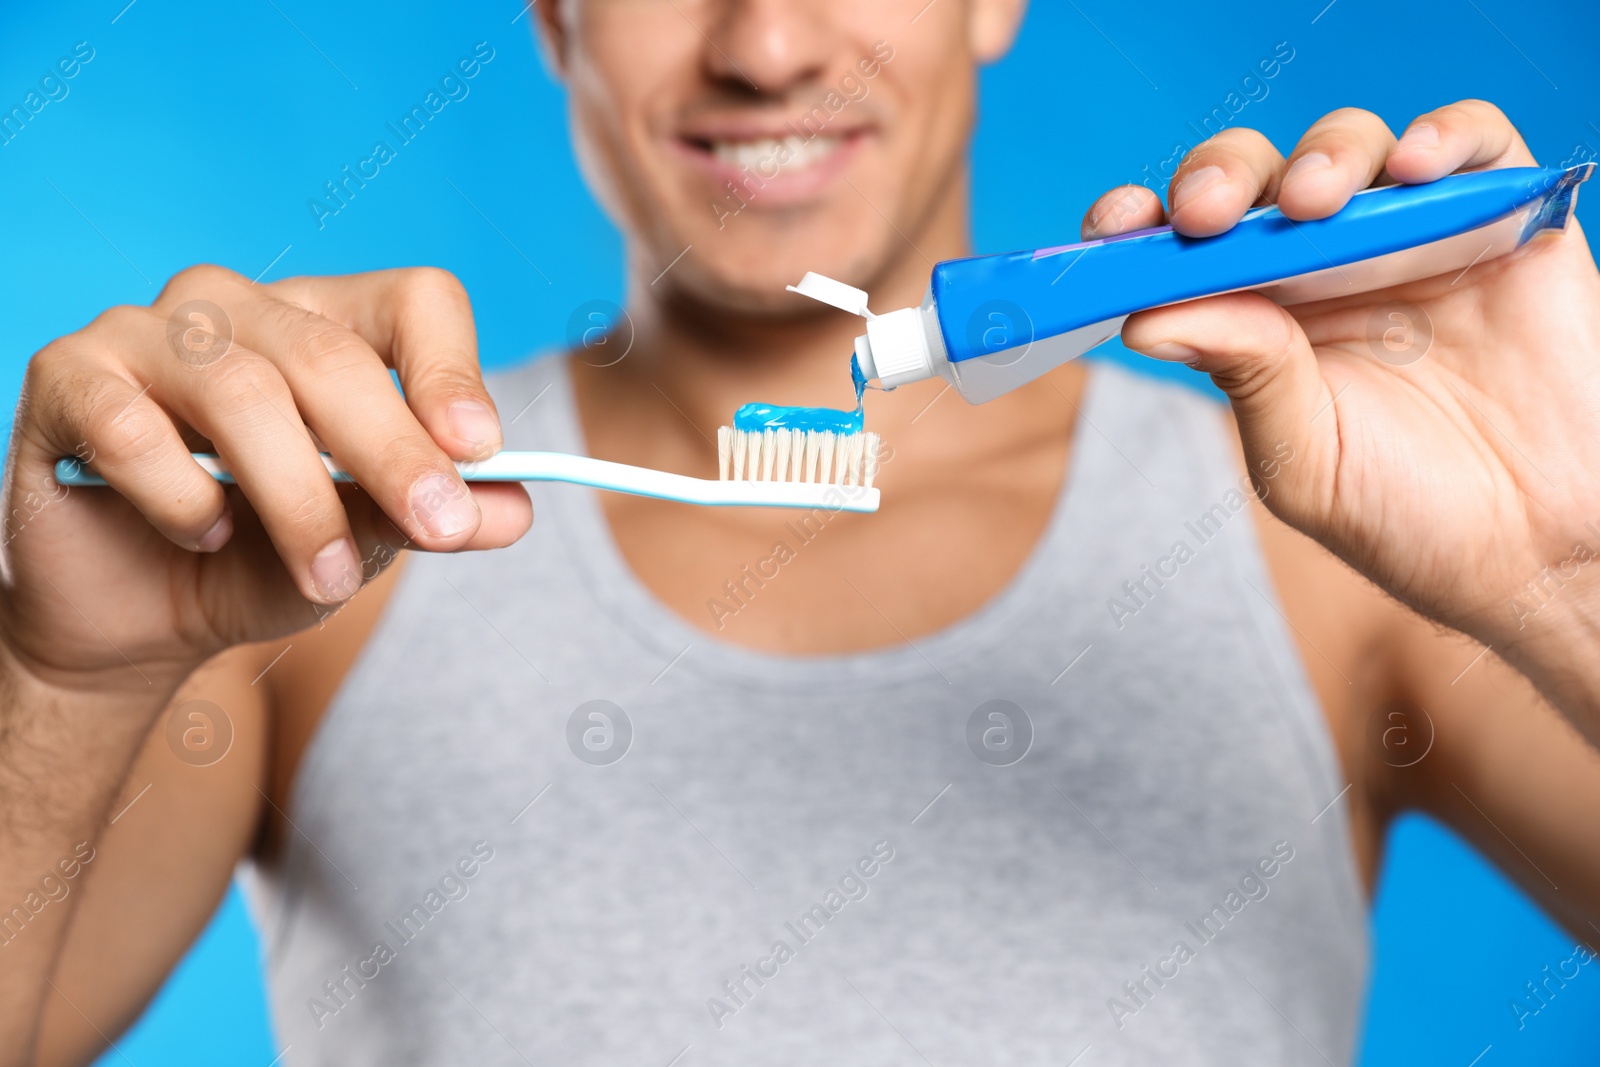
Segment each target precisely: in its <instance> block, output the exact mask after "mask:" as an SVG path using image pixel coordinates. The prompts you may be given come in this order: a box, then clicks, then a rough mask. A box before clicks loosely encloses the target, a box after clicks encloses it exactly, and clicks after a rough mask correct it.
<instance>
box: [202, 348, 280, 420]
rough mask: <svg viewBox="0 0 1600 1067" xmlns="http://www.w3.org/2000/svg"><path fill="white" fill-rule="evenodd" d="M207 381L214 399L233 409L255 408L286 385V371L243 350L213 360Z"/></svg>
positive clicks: (261, 357) (207, 387)
mask: <svg viewBox="0 0 1600 1067" xmlns="http://www.w3.org/2000/svg"><path fill="white" fill-rule="evenodd" d="M205 382H206V391H207V393H208V394H209V395H210V399H212V400H214V401H215V402H216V403H217V404H219V405H222V406H224V407H227V408H229V409H239V408H252V407H254V406H256V405H257V404H260V403H263V402H266V401H269V400H270V399H271V398H272V397H273V396H274V395H276V394H280V393H281V392H283V390H284V388H285V387H284V383H283V377H282V375H280V374H279V373H278V369H277V368H276V367H274V366H273V365H272V363H271V361H270V360H268V359H266V358H265V357H263V356H259V355H257V354H255V353H254V352H242V351H236V352H234V353H232V356H231V358H229V359H224V360H221V361H220V362H218V363H215V364H213V365H212V369H211V373H210V374H208V375H206V379H205Z"/></svg>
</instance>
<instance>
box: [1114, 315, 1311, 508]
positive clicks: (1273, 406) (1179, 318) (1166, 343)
mask: <svg viewBox="0 0 1600 1067" xmlns="http://www.w3.org/2000/svg"><path fill="white" fill-rule="evenodd" d="M1122 342H1123V344H1125V345H1127V346H1128V347H1129V348H1131V349H1133V350H1134V351H1135V352H1139V353H1142V354H1144V355H1147V356H1150V357H1152V358H1154V359H1160V360H1165V361H1168V362H1175V363H1183V364H1186V365H1188V366H1190V367H1193V368H1194V369H1195V370H1198V371H1202V372H1204V373H1206V374H1209V375H1211V380H1212V381H1213V382H1215V383H1216V385H1217V388H1219V389H1221V390H1222V391H1223V392H1224V393H1226V394H1227V395H1228V399H1229V400H1230V401H1231V402H1232V405H1233V412H1234V416H1235V418H1236V419H1237V420H1238V424H1239V437H1240V440H1241V441H1242V442H1243V444H1244V453H1245V459H1246V461H1247V462H1248V463H1249V466H1250V471H1251V473H1252V476H1255V473H1256V472H1257V471H1262V470H1266V469H1268V467H1266V466H1263V464H1264V463H1270V461H1271V460H1272V459H1273V457H1277V458H1278V459H1279V460H1281V459H1282V457H1283V455H1284V450H1285V449H1286V448H1287V449H1290V450H1292V451H1291V452H1290V454H1292V455H1293V456H1295V457H1296V461H1295V462H1294V463H1291V464H1288V465H1287V466H1285V467H1284V469H1283V474H1284V480H1283V481H1281V482H1276V483H1275V484H1274V485H1273V487H1272V493H1271V496H1270V497H1269V498H1268V499H1269V502H1270V503H1271V504H1272V505H1273V511H1275V512H1277V513H1278V514H1279V515H1280V516H1281V517H1282V518H1284V519H1286V520H1288V521H1289V522H1291V523H1293V524H1295V525H1301V524H1302V523H1314V522H1315V520H1316V518H1317V517H1318V516H1319V515H1320V514H1322V513H1324V512H1325V505H1326V504H1327V503H1328V499H1327V491H1328V490H1330V489H1331V478H1329V479H1319V478H1318V477H1317V474H1318V472H1327V471H1331V470H1333V466H1334V462H1335V461H1336V459H1337V452H1338V419H1337V417H1336V413H1334V412H1332V411H1329V410H1328V409H1329V408H1331V406H1332V400H1333V393H1332V391H1331V390H1330V389H1329V387H1328V383H1327V382H1326V381H1325V380H1324V379H1323V376H1322V370H1321V368H1320V366H1319V365H1318V362H1317V357H1316V354H1315V353H1314V352H1313V351H1312V349H1311V342H1310V341H1309V340H1307V338H1306V335H1305V331H1303V330H1302V329H1301V328H1300V323H1299V322H1297V321H1296V320H1295V319H1294V317H1293V316H1292V315H1290V314H1289V313H1288V312H1287V311H1285V310H1283V309H1282V308H1281V307H1279V306H1278V305H1277V304H1274V303H1273V302H1272V301H1270V300H1268V299H1267V298H1266V297H1264V296H1261V295H1259V294H1257V293H1229V294H1227V295H1224V296H1214V297H1207V298H1205V299H1203V300H1193V301H1190V302H1188V303H1184V304H1174V305H1171V306H1170V307H1163V308H1155V309H1153V310H1150V311H1141V312H1139V313H1138V314H1136V315H1132V316H1129V318H1128V320H1127V322H1125V323H1124V324H1123V327H1122ZM1271 469H1273V470H1274V471H1276V470H1277V469H1278V466H1277V465H1276V464H1273V465H1272V467H1271ZM1257 484H1258V486H1259V484H1260V479H1259V478H1258V479H1257ZM1319 501H1320V502H1321V503H1322V504H1323V505H1324V507H1317V506H1316V502H1319ZM1297 520H1298V521H1297Z"/></svg>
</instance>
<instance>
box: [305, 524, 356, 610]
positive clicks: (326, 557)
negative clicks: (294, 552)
mask: <svg viewBox="0 0 1600 1067" xmlns="http://www.w3.org/2000/svg"><path fill="white" fill-rule="evenodd" d="M311 584H312V585H314V586H316V589H317V592H318V593H320V594H321V595H322V596H324V597H326V598H327V599H328V600H333V601H339V600H349V599H350V598H351V597H353V596H355V595H356V590H358V589H360V588H361V561H360V560H358V559H356V550H355V546H353V545H351V544H350V539H349V538H347V537H341V538H339V539H338V540H337V541H334V542H333V543H332V544H330V545H328V547H326V548H324V549H323V550H322V551H321V552H318V553H317V555H316V558H315V559H313V560H312V561H311Z"/></svg>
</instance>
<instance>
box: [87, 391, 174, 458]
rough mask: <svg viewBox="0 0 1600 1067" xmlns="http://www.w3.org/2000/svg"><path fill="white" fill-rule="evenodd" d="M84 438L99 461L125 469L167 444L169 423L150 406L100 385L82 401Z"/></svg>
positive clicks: (169, 429)
mask: <svg viewBox="0 0 1600 1067" xmlns="http://www.w3.org/2000/svg"><path fill="white" fill-rule="evenodd" d="M83 404H84V412H83V416H82V426H83V435H84V439H85V440H86V441H87V442H88V444H89V446H90V447H91V448H92V449H93V450H94V455H95V456H96V458H97V459H98V460H100V461H101V462H106V463H108V464H109V465H111V466H114V467H126V466H130V465H135V464H138V463H141V462H143V461H145V460H148V459H150V458H151V457H153V456H154V455H156V454H157V453H158V452H160V451H161V449H162V447H163V446H164V445H165V444H166V443H167V441H168V439H169V434H170V432H171V429H172V427H171V424H170V423H168V422H167V420H166V416H164V415H163V414H162V413H161V412H160V410H159V409H157V408H156V407H155V405H153V404H148V403H144V402H142V401H141V400H140V399H139V398H134V399H133V400H132V401H131V402H130V400H129V398H128V396H127V395H126V393H125V392H124V391H123V390H121V389H114V388H112V387H111V386H110V383H106V382H101V383H100V384H99V386H98V387H95V386H91V387H90V389H89V392H88V393H87V395H86V396H85V398H84V400H83Z"/></svg>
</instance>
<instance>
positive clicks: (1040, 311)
mask: <svg viewBox="0 0 1600 1067" xmlns="http://www.w3.org/2000/svg"><path fill="white" fill-rule="evenodd" d="M1594 168H1595V165H1594V164H1593V163H1585V164H1582V165H1580V166H1576V167H1571V168H1568V169H1561V168H1553V167H1552V168H1545V167H1513V168H1506V169H1501V170H1488V171H1479V172H1476V173H1472V174H1456V175H1451V176H1450V177H1447V178H1441V179H1439V180H1438V181H1435V182H1430V183H1428V184H1426V185H1391V186H1385V187H1383V188H1378V189H1368V190H1364V191H1362V192H1359V193H1357V194H1355V196H1353V197H1351V198H1350V202H1349V203H1348V204H1347V205H1346V206H1345V207H1344V208H1343V209H1342V210H1340V211H1339V212H1337V213H1336V214H1334V215H1331V216H1329V217H1328V218H1325V219H1316V220H1313V221H1309V222H1296V221H1294V220H1292V219H1288V218H1285V217H1284V215H1283V213H1282V212H1281V211H1279V210H1278V209H1277V208H1276V207H1264V208H1257V209H1255V210H1253V211H1251V212H1249V213H1248V214H1246V215H1245V216H1244V218H1243V219H1242V220H1241V221H1240V222H1239V223H1238V225H1236V226H1234V227H1233V228H1232V229H1231V230H1228V231H1227V232H1226V233H1222V234H1219V235H1217V236H1215V237H1184V236H1183V235H1181V234H1178V233H1176V232H1174V231H1173V229H1172V227H1170V226H1162V227H1158V228H1156V229H1150V230H1140V231H1137V232H1135V233H1128V234H1121V235H1118V236H1116V237H1107V238H1104V239H1103V240H1098V241H1085V242H1083V243H1081V244H1072V245H1061V246H1059V247H1055V248H1043V249H1040V250H1038V251H1036V252H1012V253H1006V254H1002V255H991V256H975V257H972V258H970V259H953V260H948V261H946V262H944V263H940V264H939V265H938V266H936V267H934V269H933V280H932V283H931V284H930V285H929V287H928V294H927V296H926V297H925V298H924V299H923V301H922V304H921V306H920V307H911V308H902V309H900V310H899V311H891V312H889V313H887V314H884V315H874V314H872V313H871V312H870V311H869V310H867V294H866V293H865V292H863V291H862V290H860V289H856V288H854V287H852V286H849V285H845V284H844V283H843V282H838V281H834V280H833V279H831V278H826V277H823V276H822V275H819V274H807V275H806V276H805V278H804V279H802V280H801V282H800V284H799V285H792V286H789V288H790V289H791V290H793V291H795V292H798V293H800V294H802V295H804V296H808V297H811V298H812V299H815V300H820V301H822V302H823V303H826V304H831V305H833V306H834V307H837V308H841V309H843V310H845V311H849V312H851V313H852V314H856V315H860V316H862V317H863V318H865V319H866V320H867V332H866V333H865V334H863V335H861V336H860V337H857V338H856V344H855V359H854V362H855V364H856V368H857V370H858V372H859V376H860V377H864V378H866V379H867V380H869V381H877V382H878V383H879V385H880V386H881V387H882V388H884V389H893V388H895V387H896V386H899V385H904V384H906V383H907V382H915V381H920V380H922V379H924V378H934V377H939V378H943V379H945V380H946V381H948V382H949V383H950V384H951V385H952V386H954V387H955V389H956V390H957V391H958V392H960V393H961V395H962V396H964V397H965V398H966V399H967V400H968V401H970V402H972V403H974V404H980V403H983V402H984V401H986V400H993V399H994V398H995V397H997V396H1000V395H1002V394H1004V393H1007V392H1010V391H1011V390H1012V389H1015V388H1017V387H1018V386H1020V385H1024V384H1026V383H1028V382H1030V381H1032V380H1033V379H1035V378H1037V377H1039V375H1041V374H1044V373H1045V372H1046V371H1049V370H1051V369H1053V368H1055V367H1058V366H1060V365H1061V364H1062V363H1065V362H1066V361H1067V360H1069V359H1073V358H1075V357H1077V356H1081V355H1082V354H1083V353H1085V352H1087V351H1089V349H1091V348H1093V347H1095V346H1096V345H1098V344H1100V343H1101V342H1102V341H1105V340H1107V339H1108V338H1110V337H1112V336H1113V335H1115V334H1116V333H1117V332H1118V331H1119V330H1121V329H1122V323H1123V320H1125V319H1126V318H1127V317H1128V316H1129V315H1131V314H1133V313H1134V312H1137V311H1143V310H1146V309H1148V308H1154V307H1162V306H1164V305H1167V304H1177V303H1181V302H1183V301H1185V300H1194V299H1197V298H1199V297H1205V296H1215V295H1217V294H1219V293H1228V292H1237V291H1240V290H1247V289H1249V290H1257V291H1259V292H1261V293H1262V294H1263V295H1265V296H1267V297H1269V298H1270V299H1272V300H1274V301H1276V302H1277V303H1279V304H1282V305H1286V306H1287V305H1293V304H1302V303H1307V302H1310V301H1314V300H1328V299H1332V298H1336V297H1341V296H1350V295H1353V294H1356V293H1364V292H1369V291H1371V290H1374V289H1383V288H1387V287H1388V286H1392V285H1400V284H1403V283H1405V282H1410V281H1417V280H1420V279H1422V278H1431V277H1434V276H1435V275H1440V274H1445V273H1447V272H1460V271H1464V270H1467V269H1468V268H1470V267H1472V266H1474V265H1476V264H1479V263H1482V262H1484V261H1486V260H1489V259H1493V258H1495V257H1497V256H1502V255H1505V254H1506V253H1508V252H1511V251H1513V250H1514V249H1516V248H1519V247H1521V246H1522V245H1523V244H1524V243H1526V242H1527V241H1529V240H1531V239H1533V238H1534V237H1535V236H1537V235H1538V234H1540V233H1543V232H1546V231H1559V230H1561V229H1563V228H1565V226H1566V224H1567V220H1568V219H1569V218H1571V216H1572V210H1573V207H1574V205H1575V203H1576V201H1577V191H1578V186H1579V184H1581V183H1582V182H1584V181H1585V180H1587V179H1588V178H1589V176H1590V175H1591V174H1592V173H1593V172H1594Z"/></svg>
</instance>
